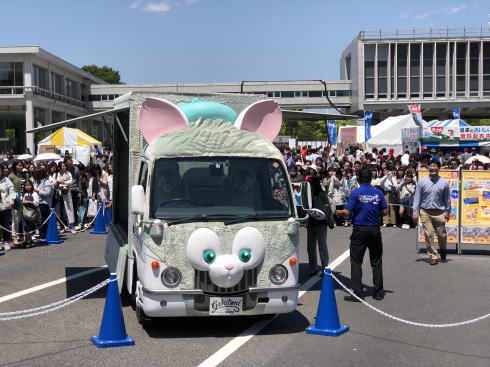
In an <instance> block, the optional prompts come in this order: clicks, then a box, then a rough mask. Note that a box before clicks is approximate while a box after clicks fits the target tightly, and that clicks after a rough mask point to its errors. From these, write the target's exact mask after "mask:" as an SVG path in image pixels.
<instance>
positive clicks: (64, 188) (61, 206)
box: [56, 162, 76, 233]
mask: <svg viewBox="0 0 490 367" xmlns="http://www.w3.org/2000/svg"><path fill="white" fill-rule="evenodd" d="M58 169H59V172H58V174H57V176H56V182H57V184H58V187H57V195H58V204H57V205H58V208H57V209H58V210H57V211H58V212H59V213H60V217H61V218H63V219H64V220H65V223H66V220H68V228H70V230H71V232H72V233H76V231H75V229H74V228H75V212H74V211H73V201H72V198H71V184H72V181H73V178H72V176H71V173H70V172H69V171H68V170H67V167H66V164H65V162H60V163H58Z"/></svg>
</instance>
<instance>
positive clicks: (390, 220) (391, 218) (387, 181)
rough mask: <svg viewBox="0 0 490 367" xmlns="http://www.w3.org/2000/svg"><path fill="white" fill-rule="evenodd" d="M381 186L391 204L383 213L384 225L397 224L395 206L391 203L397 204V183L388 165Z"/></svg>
mask: <svg viewBox="0 0 490 367" xmlns="http://www.w3.org/2000/svg"><path fill="white" fill-rule="evenodd" d="M380 186H381V187H382V189H383V193H384V198H385V201H386V203H387V204H388V205H389V208H388V212H387V213H386V214H384V215H383V227H387V226H390V227H391V226H396V211H395V207H394V206H393V205H390V204H396V192H397V183H396V180H395V177H393V174H392V173H391V171H390V169H389V168H388V167H385V168H384V169H383V177H382V178H381V181H380Z"/></svg>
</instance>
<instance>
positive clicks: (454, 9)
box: [447, 4, 468, 15]
mask: <svg viewBox="0 0 490 367" xmlns="http://www.w3.org/2000/svg"><path fill="white" fill-rule="evenodd" d="M466 7H468V5H466V4H462V5H459V6H453V7H451V8H449V10H448V12H447V13H448V14H449V15H452V14H456V13H459V12H460V11H461V10H463V9H465V8H466Z"/></svg>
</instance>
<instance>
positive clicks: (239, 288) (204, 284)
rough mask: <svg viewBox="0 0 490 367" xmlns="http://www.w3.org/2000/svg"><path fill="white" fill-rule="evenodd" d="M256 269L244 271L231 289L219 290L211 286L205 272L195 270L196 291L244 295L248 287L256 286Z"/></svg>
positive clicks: (215, 286) (211, 283)
mask: <svg viewBox="0 0 490 367" xmlns="http://www.w3.org/2000/svg"><path fill="white" fill-rule="evenodd" d="M257 272H258V271H257V268H254V269H250V270H245V272H244V273H243V277H242V279H241V280H240V282H239V283H238V284H237V285H235V286H234V287H231V288H221V287H218V286H217V285H215V284H213V282H212V281H211V278H210V277H209V273H208V272H207V271H199V270H196V279H195V284H196V289H202V290H203V291H204V293H207V294H226V295H230V294H240V293H246V292H247V291H248V289H249V288H250V287H256V286H257Z"/></svg>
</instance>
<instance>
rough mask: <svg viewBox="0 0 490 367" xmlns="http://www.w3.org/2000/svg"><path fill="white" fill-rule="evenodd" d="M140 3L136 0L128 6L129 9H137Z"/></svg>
mask: <svg viewBox="0 0 490 367" xmlns="http://www.w3.org/2000/svg"><path fill="white" fill-rule="evenodd" d="M141 1H142V0H136V1H134V2H132V3H131V5H129V9H137V8H138V7H139V6H140V4H141Z"/></svg>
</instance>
